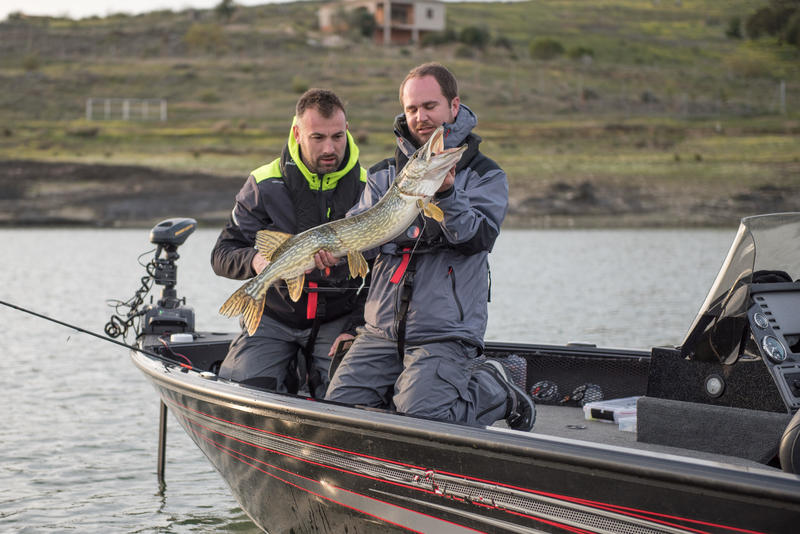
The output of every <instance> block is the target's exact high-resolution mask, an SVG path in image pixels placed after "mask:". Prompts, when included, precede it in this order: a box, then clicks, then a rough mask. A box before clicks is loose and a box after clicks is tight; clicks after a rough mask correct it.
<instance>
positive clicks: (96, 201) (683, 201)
mask: <svg viewBox="0 0 800 534" xmlns="http://www.w3.org/2000/svg"><path fill="white" fill-rule="evenodd" d="M243 181H244V177H243V176H230V177H225V176H217V175H212V174H207V173H180V172H171V171H165V170H162V169H156V168H152V167H146V166H133V165H125V166H119V165H102V164H81V163H53V162H42V161H26V160H10V161H0V226H6V227H25V226H56V225H58V226H61V225H69V226H92V227H151V226H152V225H153V224H155V223H157V222H158V221H160V220H163V219H167V218H171V217H192V218H195V219H197V220H198V221H202V222H204V223H206V224H209V225H214V226H221V225H222V224H224V222H225V221H226V220H227V219H228V216H229V213H230V210H231V208H232V206H233V199H234V196H235V195H236V193H237V191H238V190H239V188H240V187H241V185H242V183H243ZM656 191H657V188H653V189H652V190H649V189H645V188H642V187H625V188H621V187H614V186H610V185H606V184H595V183H591V182H583V183H580V184H577V185H573V184H568V183H563V182H556V183H551V184H544V185H543V186H542V187H541V188H539V190H536V191H532V192H529V193H528V196H526V197H524V198H519V197H517V196H515V195H514V191H513V189H512V191H511V193H510V197H511V198H510V207H509V213H508V216H507V218H506V222H505V225H504V226H505V227H509V228H513V227H518V228H571V227H576V228H588V227H604V228H613V227H651V228H652V227H713V226H735V225H736V224H737V223H738V221H739V219H740V218H741V217H744V216H747V215H753V214H758V213H774V212H781V211H793V210H796V209H797V206H800V188H793V189H786V188H779V187H775V186H763V187H759V188H756V189H754V190H752V191H738V192H736V191H734V192H732V191H720V192H719V194H718V195H717V196H714V197H711V198H698V197H697V196H695V195H691V194H687V193H685V192H680V191H666V192H665V191H658V192H656Z"/></svg>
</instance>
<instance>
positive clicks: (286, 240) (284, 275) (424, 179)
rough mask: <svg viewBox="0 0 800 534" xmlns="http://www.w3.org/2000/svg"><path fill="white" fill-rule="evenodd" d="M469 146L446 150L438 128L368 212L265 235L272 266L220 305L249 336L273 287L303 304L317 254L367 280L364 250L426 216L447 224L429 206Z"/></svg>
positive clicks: (262, 241)
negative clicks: (343, 260)
mask: <svg viewBox="0 0 800 534" xmlns="http://www.w3.org/2000/svg"><path fill="white" fill-rule="evenodd" d="M464 150H466V145H463V146H460V147H457V148H450V149H447V150H444V129H443V128H442V127H439V128H438V129H437V130H436V131H435V132H434V133H433V135H432V136H431V138H430V139H429V140H428V142H427V143H425V144H424V145H423V146H422V147H420V148H419V150H417V151H416V152H415V153H414V154H413V155H412V156H411V157H410V158H409V160H408V163H407V164H406V165H405V167H403V170H402V171H401V172H400V173H399V174H398V175H397V177H396V178H395V180H394V183H392V185H391V187H390V188H389V190H388V191H387V192H386V194H385V195H383V197H381V199H380V200H379V201H378V202H377V203H376V204H375V205H374V206H373V207H371V208H370V209H368V210H366V211H364V212H362V213H359V214H358V215H354V216H352V217H348V218H345V219H339V220H336V221H332V222H329V223H325V224H322V225H320V226H316V227H314V228H310V229H308V230H306V231H305V232H302V233H300V234H297V235H294V236H293V235H290V234H285V233H282V232H273V231H268V230H262V231H260V232H258V234H257V235H256V248H257V249H258V251H259V253H260V254H261V255H262V256H264V258H265V259H267V260H268V261H269V262H270V263H269V265H267V267H266V268H265V269H264V270H263V271H261V273H259V274H258V275H256V276H255V277H253V278H251V279H250V280H249V281H248V282H246V283H245V284H244V285H243V286H242V287H240V288H239V289H238V290H237V291H236V292H235V293H234V294H233V295H231V296H230V298H228V300H227V301H225V303H224V304H223V305H222V307H221V308H220V310H219V312H220V313H221V314H222V315H225V316H227V317H233V316H236V315H242V316H243V319H244V324H245V326H246V327H247V332H248V333H249V334H250V335H253V333H254V332H255V331H256V328H258V324H259V322H260V321H261V315H262V314H263V312H264V298H265V297H266V294H267V289H269V287H270V286H271V285H272V284H274V283H276V282H279V281H280V280H285V281H286V285H287V287H288V289H289V296H290V297H291V299H292V300H293V301H295V302H297V301H298V300H300V296H301V295H302V293H303V283H304V282H305V272H306V271H308V270H310V269H313V268H315V263H314V255H315V254H316V253H317V252H319V251H320V250H326V251H328V252H330V253H331V254H333V255H334V256H337V257H343V256H347V262H348V264H349V267H350V276H352V277H354V278H355V277H356V276H366V274H367V272H368V270H369V268H368V266H367V261H366V260H365V259H364V256H363V254H362V251H365V250H369V249H372V248H376V247H378V246H380V245H382V244H384V243H387V242H389V241H391V240H392V239H394V238H395V237H397V236H398V235H400V234H401V233H402V232H403V231H404V230H405V229H406V228H408V226H409V225H410V224H411V223H412V222H413V221H414V219H415V218H416V216H417V214H418V213H419V212H420V211H422V212H423V213H424V214H425V215H427V216H428V217H431V218H433V219H436V220H437V221H440V222H441V221H442V220H443V213H442V210H441V209H439V208H438V207H437V206H436V205H435V204H433V203H432V202H431V199H432V198H433V195H434V194H435V193H436V191H437V190H438V189H439V187H441V185H442V182H444V179H445V177H446V176H447V173H448V172H449V171H450V169H451V168H452V167H453V166H454V165H455V164H456V163H457V162H458V160H459V159H460V158H461V154H462V153H463V152H464Z"/></svg>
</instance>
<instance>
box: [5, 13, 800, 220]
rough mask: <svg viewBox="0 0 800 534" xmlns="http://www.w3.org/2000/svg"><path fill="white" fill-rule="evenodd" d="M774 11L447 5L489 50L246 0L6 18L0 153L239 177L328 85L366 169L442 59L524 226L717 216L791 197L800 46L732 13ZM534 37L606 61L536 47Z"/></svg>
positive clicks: (797, 181)
mask: <svg viewBox="0 0 800 534" xmlns="http://www.w3.org/2000/svg"><path fill="white" fill-rule="evenodd" d="M765 3H766V2H764V1H755V0H726V1H725V2H719V1H717V0H596V1H592V2H586V1H583V0H538V1H530V2H515V3H507V4H502V3H448V4H447V5H446V7H447V21H448V26H449V27H450V28H452V29H454V30H455V31H456V33H458V32H459V31H461V30H463V29H464V28H467V27H469V26H475V27H478V28H480V29H482V30H484V31H488V33H489V35H490V36H491V43H490V44H489V45H488V46H486V47H485V48H484V49H478V48H474V47H469V46H466V45H463V44H458V43H450V44H445V45H441V46H436V47H410V46H409V47H389V48H384V47H380V46H375V45H374V44H372V43H371V42H369V41H366V40H361V39H358V38H355V39H354V38H352V37H350V38H348V39H344V40H340V42H338V43H335V46H329V45H330V42H328V41H327V40H326V37H325V36H323V35H320V34H319V33H318V32H317V31H316V10H317V9H318V7H319V6H320V5H321V4H320V3H319V2H298V3H290V4H266V5H263V6H257V7H250V8H247V7H239V8H238V9H237V11H236V12H235V13H234V15H233V17H232V18H231V19H230V20H229V21H222V20H220V19H219V18H217V17H216V16H215V13H214V12H213V10H211V11H195V10H189V11H183V12H169V11H166V12H156V13H149V14H145V15H140V16H123V15H119V16H112V17H107V18H92V19H83V20H79V21H72V20H66V19H52V18H28V17H21V16H15V17H10V18H9V20H7V21H5V22H3V23H0V86H2V88H3V91H0V125H2V131H0V158H2V159H36V160H45V161H72V162H84V163H104V164H112V165H113V164H141V165H149V166H155V167H159V168H164V169H168V170H173V171H182V172H183V171H189V172H191V171H203V172H210V173H216V174H219V175H222V176H239V177H241V178H243V177H244V176H245V175H246V173H247V172H248V171H249V170H251V169H252V168H255V167H256V166H258V165H259V164H261V163H262V162H263V161H264V160H266V159H270V158H272V157H274V156H275V155H276V154H277V152H278V151H279V150H280V147H281V146H282V144H283V142H284V141H285V138H286V135H287V133H288V126H289V121H290V116H291V113H292V110H293V105H294V102H295V101H296V99H297V97H298V95H299V93H300V92H302V90H303V89H305V88H307V87H311V86H323V87H329V88H332V89H334V90H335V91H337V93H339V94H340V95H341V96H342V97H343V98H344V99H345V100H346V101H347V103H348V106H349V118H350V125H351V129H352V131H353V132H354V133H355V134H356V135H357V138H358V139H359V141H360V144H361V148H362V154H363V156H362V162H363V164H365V165H371V164H372V163H374V162H375V161H377V160H379V159H381V158H383V157H385V156H386V155H387V154H388V153H389V152H390V151H391V150H392V147H393V139H392V137H391V132H390V131H389V130H390V126H391V120H392V117H393V116H394V115H395V114H396V113H398V112H399V111H400V109H399V103H398V101H397V85H398V83H399V81H400V80H401V79H402V78H403V76H404V75H405V73H406V72H407V71H408V69H409V68H411V67H413V66H414V65H416V64H418V63H421V62H423V61H429V60H438V61H442V62H444V63H445V64H447V65H448V66H449V67H450V68H451V69H452V70H453V71H454V73H455V74H456V75H457V76H458V78H459V81H460V84H461V93H462V97H463V101H464V102H465V103H466V104H467V105H469V106H470V107H472V108H473V109H474V110H475V111H476V112H477V113H478V115H479V129H478V133H480V134H481V135H482V136H483V137H484V140H485V142H484V148H485V151H486V152H487V153H488V154H489V155H490V156H491V157H493V158H494V159H496V160H497V161H498V162H500V163H501V165H502V166H503V167H504V168H505V169H506V170H507V171H508V174H509V179H510V182H511V196H512V208H513V210H512V218H511V220H512V221H513V222H516V223H519V224H547V222H548V221H549V220H551V219H552V217H560V216H567V217H568V218H569V220H573V217H574V216H576V215H579V214H591V215H594V216H595V218H594V219H593V220H594V221H595V222H598V221H599V222H601V223H603V224H617V223H621V224H626V223H628V222H631V221H634V222H637V223H644V224H647V223H652V224H663V223H664V222H665V221H674V222H676V223H678V222H683V223H687V224H691V223H697V224H706V223H708V222H709V219H708V218H707V217H706V215H707V214H708V213H716V214H717V215H719V216H720V217H722V218H721V219H720V218H714V217H712V220H725V221H728V220H730V219H731V218H733V219H735V218H738V217H739V216H741V215H744V214H747V212H748V211H752V210H756V209H762V208H763V206H765V205H766V206H775V207H782V208H783V209H787V208H788V209H796V208H792V203H793V202H794V200H793V199H794V198H795V196H794V195H796V194H800V193H798V190H799V188H800V178H798V177H800V172H799V171H800V163H799V162H798V158H800V136H798V135H797V134H798V133H800V69H798V65H800V54H798V51H797V49H796V48H791V47H788V46H785V47H780V46H777V45H776V44H775V43H774V42H772V41H771V40H768V39H764V40H761V41H757V42H751V41H747V40H732V39H728V38H726V36H725V27H726V24H727V22H728V20H729V19H730V17H732V16H735V15H738V16H746V15H747V14H748V13H750V12H752V11H753V10H755V9H756V8H757V7H759V6H761V5H764V4H765ZM539 38H552V39H555V40H557V41H559V42H560V43H561V44H562V45H563V47H564V48H565V49H566V50H567V51H568V52H569V51H571V50H573V49H576V48H577V47H583V48H584V49H586V50H589V51H591V53H592V55H591V58H590V57H588V56H584V57H582V58H580V57H579V58H577V59H571V58H570V57H569V55H568V54H565V55H563V56H560V57H558V58H556V59H553V60H549V61H545V60H538V59H534V58H532V57H531V53H530V43H531V41H533V40H535V39H539ZM781 81H783V83H784V87H785V95H786V97H785V100H784V101H783V102H784V104H783V105H784V107H783V108H782V107H781V100H780V98H779V94H780V93H779V91H780V83H781ZM88 97H114V98H122V97H127V98H165V99H167V101H168V112H169V119H168V121H166V122H160V121H157V120H132V121H122V120H119V117H120V116H121V109H120V108H119V106H120V104H115V107H114V108H112V110H111V111H112V118H113V120H95V121H91V122H90V121H87V120H85V118H84V116H85V101H86V98H88ZM95 110H96V111H97V108H95ZM132 113H133V114H134V115H135V114H136V109H133V110H132ZM101 116H102V113H101ZM241 178H240V179H241ZM775 191H779V192H780V194H777V193H775ZM723 215H724V216H723ZM677 217H680V218H682V219H681V221H677V220H676V218H677Z"/></svg>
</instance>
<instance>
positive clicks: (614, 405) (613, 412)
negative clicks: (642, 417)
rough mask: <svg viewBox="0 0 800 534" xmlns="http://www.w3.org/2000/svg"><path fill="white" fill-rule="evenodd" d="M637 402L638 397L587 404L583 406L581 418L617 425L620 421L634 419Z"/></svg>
mask: <svg viewBox="0 0 800 534" xmlns="http://www.w3.org/2000/svg"><path fill="white" fill-rule="evenodd" d="M637 400H639V397H624V398H622V399H609V400H601V401H595V402H587V403H586V404H585V405H584V406H583V416H584V417H585V418H586V419H588V420H589V421H603V422H606V423H617V424H619V421H620V419H630V418H635V417H636V401H637Z"/></svg>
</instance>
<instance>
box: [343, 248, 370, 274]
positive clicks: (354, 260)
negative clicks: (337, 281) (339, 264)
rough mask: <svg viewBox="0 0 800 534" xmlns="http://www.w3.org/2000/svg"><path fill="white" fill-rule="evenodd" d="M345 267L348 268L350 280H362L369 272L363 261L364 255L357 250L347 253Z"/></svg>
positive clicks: (365, 261) (365, 262)
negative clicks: (358, 278)
mask: <svg viewBox="0 0 800 534" xmlns="http://www.w3.org/2000/svg"><path fill="white" fill-rule="evenodd" d="M347 265H348V266H349V267H350V276H351V277H352V278H355V277H356V276H360V277H362V278H364V277H365V276H367V273H368V272H369V265H367V260H365V259H364V255H363V254H361V252H359V251H357V250H352V251H350V252H348V253H347Z"/></svg>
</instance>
